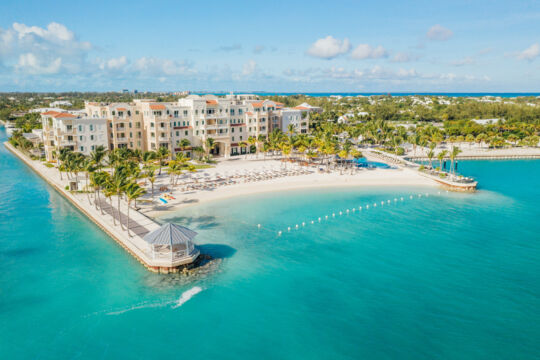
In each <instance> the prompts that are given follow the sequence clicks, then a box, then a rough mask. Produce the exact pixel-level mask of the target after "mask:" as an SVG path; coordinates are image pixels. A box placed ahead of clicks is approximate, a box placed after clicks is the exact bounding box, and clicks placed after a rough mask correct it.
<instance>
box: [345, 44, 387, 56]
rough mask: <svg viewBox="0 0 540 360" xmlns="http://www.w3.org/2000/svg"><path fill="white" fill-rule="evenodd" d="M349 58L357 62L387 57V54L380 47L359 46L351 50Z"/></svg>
mask: <svg viewBox="0 0 540 360" xmlns="http://www.w3.org/2000/svg"><path fill="white" fill-rule="evenodd" d="M351 57H352V58H353V59H357V60H364V59H380V58H384V57H388V52H387V51H386V49H385V48H383V47H382V46H381V45H379V46H377V47H376V48H374V47H372V46H371V45H369V44H360V45H358V46H357V47H356V48H355V49H354V50H353V52H352V54H351Z"/></svg>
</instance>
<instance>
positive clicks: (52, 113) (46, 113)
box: [41, 111, 60, 116]
mask: <svg viewBox="0 0 540 360" xmlns="http://www.w3.org/2000/svg"><path fill="white" fill-rule="evenodd" d="M58 114H60V113H59V112H58V111H47V112H44V113H41V115H53V116H54V115H58Z"/></svg>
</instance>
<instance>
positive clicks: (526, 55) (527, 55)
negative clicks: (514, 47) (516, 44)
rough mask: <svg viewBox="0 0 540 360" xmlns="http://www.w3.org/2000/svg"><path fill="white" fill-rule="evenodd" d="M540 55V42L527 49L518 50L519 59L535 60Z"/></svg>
mask: <svg viewBox="0 0 540 360" xmlns="http://www.w3.org/2000/svg"><path fill="white" fill-rule="evenodd" d="M538 55H540V44H539V43H535V44H532V45H531V46H529V47H528V48H526V49H525V50H523V51H520V52H518V53H517V54H516V57H517V58H518V59H519V60H528V61H533V60H534V59H536V58H537V57H538Z"/></svg>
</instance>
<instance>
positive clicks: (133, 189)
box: [125, 183, 146, 236]
mask: <svg viewBox="0 0 540 360" xmlns="http://www.w3.org/2000/svg"><path fill="white" fill-rule="evenodd" d="M145 192H146V191H145V190H144V189H143V188H141V187H140V186H139V185H137V183H130V184H129V185H128V186H126V188H125V193H126V197H127V201H128V207H127V233H128V236H131V235H130V233H129V208H130V205H131V201H133V200H135V206H137V199H138V198H139V197H141V196H143V195H144V193H145Z"/></svg>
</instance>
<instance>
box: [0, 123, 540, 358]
mask: <svg viewBox="0 0 540 360" xmlns="http://www.w3.org/2000/svg"><path fill="white" fill-rule="evenodd" d="M0 132H1V136H0V137H1V138H5V135H4V133H3V130H1V129H0ZM460 171H461V172H462V173H464V174H467V175H472V176H475V177H476V178H477V179H478V180H479V182H480V184H481V186H482V188H481V190H480V191H479V192H478V193H476V194H447V193H446V192H443V193H442V194H441V195H438V194H437V192H438V189H432V188H428V189H426V188H405V189H395V188H365V189H361V188H360V189H355V190H351V189H347V190H343V189H335V190H317V191H313V190H311V191H301V192H283V193H275V194H264V195H260V196H249V197H242V198H235V199H230V200H226V201H220V202H216V203H214V204H205V205H200V206H194V207H191V208H189V209H186V210H184V211H182V212H179V213H176V214H172V215H170V216H169V217H168V218H164V219H162V220H163V221H165V220H168V221H175V222H178V223H180V224H183V225H186V226H189V227H191V228H194V229H195V230H196V231H198V232H199V236H198V238H197V240H198V243H199V244H200V245H201V248H202V249H203V251H204V252H208V253H210V254H212V255H214V256H215V257H217V258H220V259H222V262H221V264H220V266H219V268H218V271H216V272H214V273H212V274H211V275H209V276H206V277H203V278H199V279H197V280H196V281H193V282H189V283H186V282H185V278H183V277H182V276H176V275H171V276H163V275H161V276H160V275H155V274H152V273H149V272H148V271H146V270H145V269H144V268H143V267H142V266H141V265H140V264H139V263H138V262H136V261H135V260H134V259H133V258H131V256H129V255H128V254H127V253H125V252H124V250H122V249H121V248H119V247H118V246H117V245H116V244H115V243H114V242H113V241H112V240H110V239H109V238H108V237H107V236H106V235H105V234H104V233H103V232H101V231H100V230H99V229H98V228H97V227H96V226H95V225H94V224H93V223H91V222H90V221H89V220H87V219H85V217H84V216H82V215H81V214H80V213H79V212H78V211H77V210H76V209H75V208H74V207H73V206H71V205H70V204H69V203H68V202H67V201H65V200H64V199H63V198H62V197H61V196H60V195H58V194H57V193H56V192H55V191H54V190H52V189H51V188H50V187H49V186H48V185H46V184H45V183H44V182H43V181H42V180H41V179H39V178H38V177H37V176H36V175H35V174H33V173H32V172H31V171H30V170H29V169H27V168H26V167H25V165H24V164H22V163H21V162H20V161H18V160H17V159H16V158H14V157H13V156H12V155H11V154H9V153H8V152H7V151H6V150H5V149H4V148H3V147H2V148H0V175H1V176H0V234H1V236H0V358H1V359H98V358H99V359H119V358H130V359H167V358H169V359H170V358H175V359H176V358H185V359H192V358H196V359H200V358H218V359H239V358H247V359H253V358H257V359H516V358H519V359H537V358H538V354H540V341H539V339H540V276H539V274H540V236H539V232H540V221H539V219H540V211H539V209H538V202H539V200H540V187H539V185H540V182H539V179H540V162H538V161H491V162H489V161H471V162H460ZM426 192H427V193H429V195H430V196H429V197H426V196H425V193H426ZM420 193H421V194H424V195H423V196H422V197H421V198H419V197H418V194H420ZM411 194H414V198H413V199H412V200H411V199H410V198H409V196H410V195H411ZM401 197H404V201H403V202H401V201H399V199H400V198H401ZM394 198H398V202H397V203H394V201H393V200H394ZM387 200H391V204H388V203H385V205H382V206H381V204H380V202H381V201H385V202H386V201H387ZM373 203H377V204H378V206H377V207H376V208H374V207H373ZM366 204H370V205H371V206H370V209H368V210H366V209H365V205H366ZM358 206H362V207H363V208H364V209H363V210H362V211H361V212H360V211H358V210H357V211H355V212H354V213H352V211H350V212H349V215H347V213H346V209H352V208H353V207H355V208H356V209H358ZM339 211H342V212H343V215H341V216H340V215H339ZM332 213H335V214H336V217H335V218H333V217H332ZM325 215H328V216H329V220H324V216H325ZM318 217H322V221H321V223H319V222H318ZM311 220H314V222H315V224H311ZM302 222H305V223H306V225H305V227H302ZM257 224H261V228H260V229H258V228H257ZM296 224H298V225H299V228H300V229H299V230H294V228H295V225H296ZM287 227H292V229H291V231H290V232H287ZM278 231H283V234H282V235H281V236H278ZM194 287H199V288H200V289H201V291H200V292H199V293H196V294H195V291H191V292H188V293H186V291H189V290H190V289H191V290H192V289H193V288H194ZM183 294H184V296H182V295H183ZM188 294H192V297H191V298H190V297H189V296H188Z"/></svg>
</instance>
